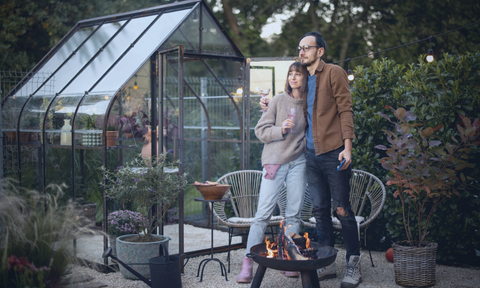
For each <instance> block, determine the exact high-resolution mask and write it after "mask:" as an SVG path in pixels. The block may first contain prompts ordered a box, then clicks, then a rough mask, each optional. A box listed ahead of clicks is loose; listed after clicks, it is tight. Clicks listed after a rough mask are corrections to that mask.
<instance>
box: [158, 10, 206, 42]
mask: <svg viewBox="0 0 480 288" xmlns="http://www.w3.org/2000/svg"><path fill="white" fill-rule="evenodd" d="M199 15H200V8H199V7H197V8H195V9H194V10H193V11H192V13H190V15H189V16H188V17H187V19H186V20H185V21H184V22H183V24H182V25H181V26H180V27H179V28H178V29H177V30H176V31H175V33H173V35H172V36H170V37H169V38H168V40H167V41H166V42H165V43H164V44H163V45H162V49H167V48H170V47H175V46H177V45H183V46H184V47H185V50H194V51H198V50H199V40H200V34H199V29H198V28H199V25H200V16H199Z"/></svg>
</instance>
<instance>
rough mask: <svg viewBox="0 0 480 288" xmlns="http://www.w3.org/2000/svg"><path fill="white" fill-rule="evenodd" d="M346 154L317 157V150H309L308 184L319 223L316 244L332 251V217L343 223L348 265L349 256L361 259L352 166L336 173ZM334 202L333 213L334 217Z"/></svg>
mask: <svg viewBox="0 0 480 288" xmlns="http://www.w3.org/2000/svg"><path fill="white" fill-rule="evenodd" d="M343 150H344V147H340V148H338V149H336V150H333V151H330V152H327V153H325V154H321V155H315V150H313V149H307V182H308V188H309V190H310V196H311V197H312V202H313V216H315V220H316V221H317V225H316V232H317V238H318V239H317V242H319V243H321V244H324V245H328V246H331V247H333V246H334V244H335V239H334V235H333V225H332V218H331V216H332V214H333V216H335V217H337V218H338V219H339V220H340V222H341V223H342V234H343V242H344V244H345V250H346V251H347V255H346V258H347V261H348V260H349V258H350V255H360V242H359V240H358V230H357V222H356V221H355V215H354V214H353V211H352V208H351V206H350V198H349V197H350V196H349V194H350V177H351V176H352V167H351V165H350V166H349V167H348V168H347V169H345V170H340V171H337V166H338V165H340V161H338V154H340V152H342V151H343ZM332 199H333V206H334V208H335V209H334V212H333V213H332V212H331V211H332V210H331V209H332V202H331V201H332ZM337 207H343V208H344V209H345V212H346V213H347V216H341V215H339V214H337V213H336V208H337Z"/></svg>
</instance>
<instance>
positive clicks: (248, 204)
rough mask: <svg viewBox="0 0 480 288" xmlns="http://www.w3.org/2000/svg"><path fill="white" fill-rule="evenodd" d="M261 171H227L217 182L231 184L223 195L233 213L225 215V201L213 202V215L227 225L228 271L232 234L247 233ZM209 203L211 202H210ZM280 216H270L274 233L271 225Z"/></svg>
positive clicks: (258, 188)
mask: <svg viewBox="0 0 480 288" xmlns="http://www.w3.org/2000/svg"><path fill="white" fill-rule="evenodd" d="M262 176H263V174H262V171H257V170H242V171H236V172H232V173H228V174H226V175H224V176H222V177H220V179H218V180H217V183H220V184H228V185H232V187H231V188H230V190H229V191H228V192H227V194H226V195H225V196H224V197H225V198H230V204H231V207H232V210H233V214H234V215H227V213H226V211H225V204H226V203H225V202H214V203H213V205H212V206H213V215H215V217H216V218H217V220H218V221H219V222H220V223H221V224H223V225H226V226H227V227H228V256H227V261H228V272H229V273H230V246H231V243H232V238H233V237H234V236H245V235H248V230H249V229H250V226H251V225H252V222H253V219H254V217H255V212H256V211H257V206H258V196H259V192H260V184H261V182H262ZM210 205H211V204H210ZM282 219H283V217H282V216H272V217H271V218H270V223H269V224H268V226H269V227H270V231H271V234H272V236H273V235H274V232H273V226H275V225H280V221H281V220H282Z"/></svg>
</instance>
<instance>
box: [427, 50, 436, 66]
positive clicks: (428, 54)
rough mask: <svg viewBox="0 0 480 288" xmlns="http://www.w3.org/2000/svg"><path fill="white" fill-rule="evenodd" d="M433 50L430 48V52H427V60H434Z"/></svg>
mask: <svg viewBox="0 0 480 288" xmlns="http://www.w3.org/2000/svg"><path fill="white" fill-rule="evenodd" d="M433 59H434V58H433V50H432V49H428V52H427V62H429V63H431V62H433Z"/></svg>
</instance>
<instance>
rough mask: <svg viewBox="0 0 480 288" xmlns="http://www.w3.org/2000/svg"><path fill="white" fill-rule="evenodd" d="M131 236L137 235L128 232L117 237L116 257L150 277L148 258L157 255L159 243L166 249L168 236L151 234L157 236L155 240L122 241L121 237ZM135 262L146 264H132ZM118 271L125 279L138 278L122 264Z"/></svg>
mask: <svg viewBox="0 0 480 288" xmlns="http://www.w3.org/2000/svg"><path fill="white" fill-rule="evenodd" d="M131 236H137V235H136V234H130V235H123V236H119V237H117V247H116V249H117V258H118V259H119V260H121V261H123V262H124V263H126V264H128V265H129V266H131V267H132V268H133V269H135V270H136V271H137V272H138V273H140V274H141V275H143V276H144V277H145V278H150V267H149V265H148V260H150V258H153V257H157V256H158V255H159V254H158V252H159V249H160V243H163V245H164V247H166V248H167V249H168V241H170V238H168V237H167V236H163V235H152V236H154V237H157V238H158V241H157V242H127V241H123V239H125V238H127V237H131ZM135 263H140V264H147V265H134V264H135ZM120 272H121V273H122V275H123V277H125V278H127V279H138V278H137V277H136V276H135V275H133V274H132V273H130V272H129V271H128V270H127V269H125V268H123V267H122V266H120Z"/></svg>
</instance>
